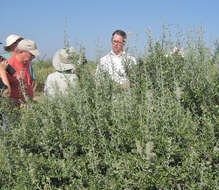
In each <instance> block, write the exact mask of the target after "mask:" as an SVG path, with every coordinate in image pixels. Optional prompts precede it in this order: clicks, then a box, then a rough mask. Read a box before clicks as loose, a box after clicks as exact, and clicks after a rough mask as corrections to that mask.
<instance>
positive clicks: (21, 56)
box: [7, 39, 40, 106]
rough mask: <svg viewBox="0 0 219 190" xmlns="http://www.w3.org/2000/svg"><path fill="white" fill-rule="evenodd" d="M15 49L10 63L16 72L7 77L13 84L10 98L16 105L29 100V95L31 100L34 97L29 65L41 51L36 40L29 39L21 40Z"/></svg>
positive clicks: (9, 60)
mask: <svg viewBox="0 0 219 190" xmlns="http://www.w3.org/2000/svg"><path fill="white" fill-rule="evenodd" d="M15 51H16V54H15V55H14V56H12V57H11V58H9V59H8V63H9V64H10V65H11V66H12V67H13V68H14V70H15V71H16V72H15V73H14V74H13V75H12V76H11V75H9V74H7V77H8V80H9V82H10V85H11V94H10V98H11V99H12V100H13V102H14V103H15V105H17V106H20V105H21V103H25V102H26V101H27V97H28V98H29V99H31V100H32V99H33V86H32V83H31V75H30V72H29V67H30V62H31V61H32V60H33V59H34V58H35V57H36V56H38V55H39V54H40V52H39V50H38V49H37V47H36V44H35V42H34V41H32V40H29V39H23V40H21V41H20V42H19V43H18V45H17V47H16V50H15ZM22 89H23V90H22Z"/></svg>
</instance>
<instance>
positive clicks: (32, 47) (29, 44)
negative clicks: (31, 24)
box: [17, 39, 40, 57]
mask: <svg viewBox="0 0 219 190" xmlns="http://www.w3.org/2000/svg"><path fill="white" fill-rule="evenodd" d="M17 48H18V49H19V50H23V51H28V52H30V53H31V54H33V55H34V56H35V57H36V56H38V55H39V54H40V52H39V50H38V49H37V46H36V43H35V42H34V41H33V40H29V39H23V40H21V41H20V42H19V43H18V45H17Z"/></svg>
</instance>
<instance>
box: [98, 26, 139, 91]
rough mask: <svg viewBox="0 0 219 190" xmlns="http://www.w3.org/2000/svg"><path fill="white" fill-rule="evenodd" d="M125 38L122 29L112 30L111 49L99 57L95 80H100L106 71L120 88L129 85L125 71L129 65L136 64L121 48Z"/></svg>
mask: <svg viewBox="0 0 219 190" xmlns="http://www.w3.org/2000/svg"><path fill="white" fill-rule="evenodd" d="M126 38H127V35H126V33H125V32H124V31H122V30H116V31H114V32H113V34H112V50H111V51H110V52H109V53H108V54H107V55H106V56H104V57H102V58H101V59H100V63H99V65H98V66H97V70H96V78H97V80H101V78H102V76H103V74H104V73H107V74H108V75H109V76H110V78H111V79H112V80H113V81H114V82H116V83H117V84H119V85H120V87H121V88H127V87H130V86H131V84H130V82H129V80H128V73H127V72H128V69H130V68H131V66H133V65H135V64H136V59H135V58H134V57H132V56H130V55H128V54H127V53H126V52H125V51H124V50H123V47H124V45H125V41H126Z"/></svg>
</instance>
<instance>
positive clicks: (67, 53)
mask: <svg viewBox="0 0 219 190" xmlns="http://www.w3.org/2000/svg"><path fill="white" fill-rule="evenodd" d="M73 53H75V49H74V48H73V47H68V48H62V49H59V50H58V51H57V52H56V53H55V54H54V56H53V60H52V63H53V66H54V68H55V69H56V70H57V71H67V70H71V69H73V68H75V67H74V64H73V63H72V60H71V55H72V54H73Z"/></svg>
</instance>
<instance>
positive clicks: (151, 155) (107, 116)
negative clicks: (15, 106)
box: [0, 35, 219, 190]
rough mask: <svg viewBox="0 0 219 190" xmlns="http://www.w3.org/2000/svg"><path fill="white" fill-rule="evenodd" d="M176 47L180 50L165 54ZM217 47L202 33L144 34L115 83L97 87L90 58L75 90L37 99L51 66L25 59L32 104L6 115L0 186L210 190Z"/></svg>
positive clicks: (218, 87)
mask: <svg viewBox="0 0 219 190" xmlns="http://www.w3.org/2000/svg"><path fill="white" fill-rule="evenodd" d="M175 46H179V47H181V46H183V47H184V52H185V56H184V57H181V56H179V55H178V54H174V55H172V56H169V57H166V56H165V55H166V54H167V53H168V52H169V51H170V50H171V49H172V48H173V47H175ZM218 55H219V52H216V51H215V49H211V48H210V47H208V46H207V45H206V44H205V42H204V39H203V38H202V36H199V35H197V36H196V35H194V36H193V37H192V38H190V37H188V38H183V39H181V38H180V40H178V39H177V40H170V39H168V40H167V38H165V37H164V36H163V37H162V38H161V39H160V40H155V39H152V38H150V36H149V37H148V41H147V43H146V51H145V53H144V55H142V56H141V57H138V64H137V65H136V66H135V67H133V68H131V69H130V70H129V72H128V74H129V75H128V76H129V79H130V80H131V81H132V82H133V83H134V87H133V88H131V89H120V88H118V86H117V85H116V84H114V83H113V82H112V81H111V80H110V79H109V78H107V77H106V78H105V80H104V81H103V83H101V84H99V85H98V86H97V85H96V83H95V80H94V73H95V68H96V65H97V64H98V63H95V62H92V61H89V62H88V64H87V65H85V66H83V67H81V68H79V71H80V72H79V73H78V75H79V76H80V80H79V86H78V89H77V90H73V89H72V90H71V88H70V95H69V96H68V97H66V98H63V97H59V98H57V99H55V100H53V101H47V100H46V99H44V97H43V94H42V93H43V86H44V82H45V80H46V77H47V75H48V74H49V73H51V72H53V71H54V70H53V68H52V66H51V63H49V62H46V61H38V62H37V61H36V62H35V63H33V66H34V69H35V71H36V76H37V81H36V88H35V95H36V97H37V98H36V99H37V102H30V103H28V106H27V107H25V108H22V109H20V110H15V111H13V112H11V111H10V107H8V106H7V103H6V102H2V109H1V111H2V112H8V115H10V117H11V118H15V119H11V120H10V121H8V122H9V124H10V129H9V130H7V131H5V132H3V131H0V150H1V152H0V189H4V190H7V189H8V190H9V189H10V190H11V189H19V190H20V189H28V190H29V189H31V190H32V189H136V190H137V189H148V190H155V189H205V190H209V189H212V190H213V189H218V188H219V183H218V181H219V141H218V139H219V119H218V118H219V69H218V65H217V63H216V57H217V56H218Z"/></svg>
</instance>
